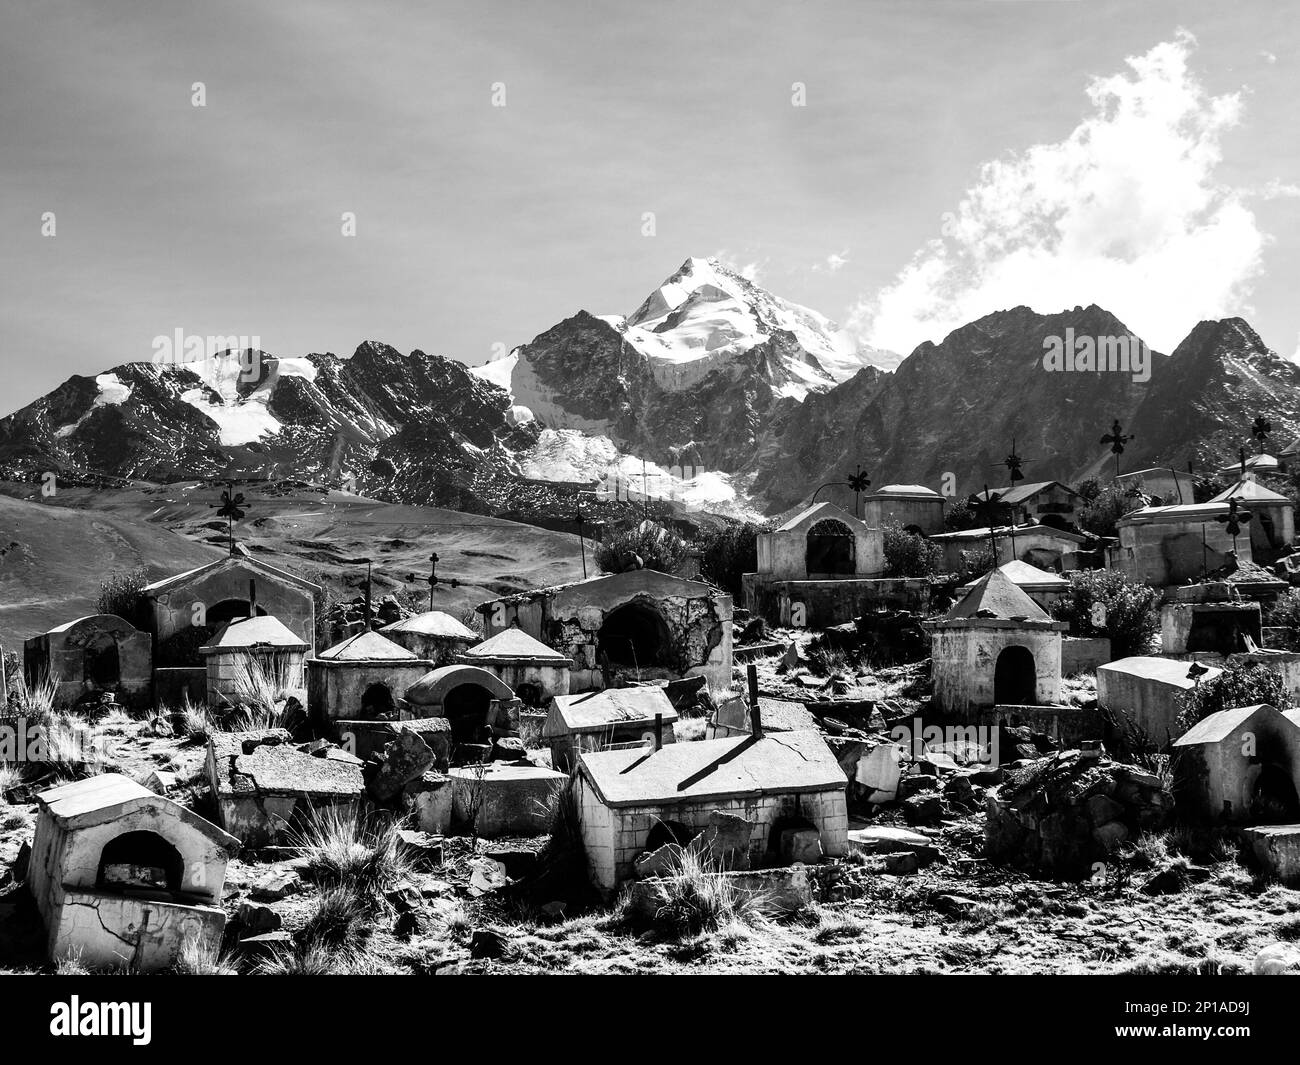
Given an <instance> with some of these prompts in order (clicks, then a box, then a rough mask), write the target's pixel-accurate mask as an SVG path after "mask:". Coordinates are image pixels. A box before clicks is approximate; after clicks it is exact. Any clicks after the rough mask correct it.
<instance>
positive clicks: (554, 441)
mask: <svg viewBox="0 0 1300 1065" xmlns="http://www.w3.org/2000/svg"><path fill="white" fill-rule="evenodd" d="M519 465H520V472H521V473H522V474H523V476H525V477H529V478H532V479H534V480H540V481H561V482H570V483H573V482H578V483H585V484H593V485H595V486H596V488H595V490H596V491H597V492H598V493H599V494H601V495H602V496H605V497H607V498H622V499H631V500H632V501H634V502H635V501H639V500H641V499H644V498H645V496H646V495H647V494H648V495H649V496H650V498H651V499H669V500H673V501H675V502H678V503H681V504H683V505H684V506H687V507H692V508H695V509H699V510H708V511H712V512H713V513H716V514H725V515H730V516H732V517H737V518H744V519H747V520H759V515H758V512H757V511H755V510H753V508H751V507H750V506H749V505H748V504H747V502H746V501H745V500H744V498H743V497H742V494H741V493H739V492H738V491H737V489H736V485H735V484H734V483H733V478H732V477H731V476H730V475H728V474H725V473H719V472H717V471H713V470H704V471H700V472H698V473H697V474H696V476H694V477H677V476H674V474H673V471H672V470H670V469H667V468H665V467H663V466H661V465H659V464H658V463H656V462H651V461H649V460H648V459H647V460H644V461H643V460H642V459H641V458H640V457H638V456H636V455H631V454H628V453H626V452H623V451H620V450H619V448H618V447H617V446H616V445H615V444H614V442H613V441H612V440H610V439H609V437H607V436H598V435H588V434H586V433H583V432H581V431H579V430H577V429H543V430H542V434H541V437H540V438H539V439H538V441H537V443H536V444H535V445H534V446H533V447H532V448H530V449H529V450H528V451H526V452H524V453H523V454H522V455H521V456H520V459H519Z"/></svg>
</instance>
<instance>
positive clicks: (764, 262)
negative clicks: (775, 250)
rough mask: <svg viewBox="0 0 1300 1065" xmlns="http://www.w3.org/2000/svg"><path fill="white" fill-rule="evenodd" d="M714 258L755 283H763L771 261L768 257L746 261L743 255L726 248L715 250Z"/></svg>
mask: <svg viewBox="0 0 1300 1065" xmlns="http://www.w3.org/2000/svg"><path fill="white" fill-rule="evenodd" d="M712 258H714V259H717V260H718V262H720V263H721V264H722V265H723V266H725V267H726V268H727V269H728V270H731V271H733V272H735V273H737V274H739V275H740V276H741V277H743V278H744V279H745V280H746V281H751V282H753V283H754V284H755V285H760V284H762V282H763V278H764V276H766V274H767V266H768V263H769V261H770V260H768V259H761V260H760V259H755V260H751V261H750V262H744V261H743V260H744V256H743V255H736V254H734V253H732V252H729V251H727V249H726V248H723V249H722V250H721V251H716V252H714V253H713V255H712Z"/></svg>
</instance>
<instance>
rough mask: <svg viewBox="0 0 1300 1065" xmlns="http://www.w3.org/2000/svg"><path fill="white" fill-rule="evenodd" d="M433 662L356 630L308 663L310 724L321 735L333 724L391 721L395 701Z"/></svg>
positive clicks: (329, 731)
mask: <svg viewBox="0 0 1300 1065" xmlns="http://www.w3.org/2000/svg"><path fill="white" fill-rule="evenodd" d="M432 668H433V663H432V662H431V661H430V660H429V659H427V658H417V657H416V655H415V654H414V653H413V652H411V651H408V650H407V649H406V648H405V647H401V646H399V645H398V644H396V643H394V642H393V641H392V640H390V639H388V638H387V637H386V636H380V635H379V633H377V632H370V631H364V632H358V633H357V634H356V635H355V636H349V637H348V638H347V639H346V640H344V641H343V642H342V643H339V644H335V645H334V646H333V647H331V648H330V649H329V650H328V651H322V652H321V653H320V654H319V655H317V656H316V657H315V658H313V659H312V660H311V661H309V662H308V663H307V699H308V707H309V710H310V713H311V718H312V721H313V722H314V723H315V725H316V727H317V728H318V729H319V730H320V731H321V732H322V733H325V734H332V733H333V732H334V731H335V729H336V727H337V726H336V722H338V721H340V720H350V721H396V720H397V719H398V718H399V717H400V716H401V707H400V705H399V699H400V698H401V693H402V692H405V691H406V689H407V688H409V687H410V686H411V685H412V684H414V683H415V682H416V681H418V680H419V679H420V678H421V677H423V676H424V675H425V674H426V673H428V672H429V670H430V669H432Z"/></svg>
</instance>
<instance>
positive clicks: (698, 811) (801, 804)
mask: <svg viewBox="0 0 1300 1065" xmlns="http://www.w3.org/2000/svg"><path fill="white" fill-rule="evenodd" d="M574 779H575V781H576V785H575V786H576V787H577V789H578V796H577V797H578V817H579V821H580V824H581V831H582V839H583V845H584V847H585V849H586V852H587V862H588V867H589V869H590V872H591V877H592V880H593V882H594V883H595V885H596V886H597V888H599V889H600V890H601V891H602V892H604V893H605V894H609V893H612V891H613V890H614V888H615V887H616V886H617V885H618V884H619V883H620V882H621V881H623V880H626V879H628V878H629V877H630V876H632V874H633V870H634V867H635V860H636V858H637V856H638V855H640V854H641V853H642V852H643V851H647V850H655V849H657V848H658V847H661V846H663V845H664V844H666V843H674V842H675V843H685V842H686V841H687V840H688V839H690V838H691V837H693V836H694V835H695V834H696V833H697V832H699V831H701V830H704V829H705V828H707V827H708V825H709V819H710V816H711V815H715V814H719V813H724V814H731V815H734V816H736V817H740V818H744V819H745V820H746V821H748V822H751V823H752V825H753V828H752V834H751V836H750V839H749V845H748V846H749V853H750V859H751V862H752V864H754V865H761V864H770V863H775V862H779V861H780V860H781V854H780V847H781V840H782V836H783V835H784V834H785V833H786V832H787V830H796V832H797V831H798V830H806V831H808V832H811V833H812V834H814V835H815V836H816V839H817V841H818V843H819V849H818V851H817V853H818V854H821V855H826V856H829V857H842V856H843V855H844V853H845V851H846V846H847V844H846V839H847V834H848V827H849V818H848V806H847V794H846V793H847V788H848V780H847V778H846V777H845V775H844V771H843V770H842V769H841V768H840V765H839V762H838V761H837V760H836V758H835V754H834V753H833V752H832V751H831V749H830V747H828V746H827V745H826V741H825V740H824V739H822V737H821V735H820V734H819V733H816V732H784V733H777V734H764V735H760V736H757V737H755V736H742V737H736V738H732V739H722V740H699V741H696V742H693V743H674V744H669V745H667V746H665V747H663V748H661V749H660V750H646V749H631V750H618V751H598V752H586V753H583V754H581V755H579V758H578V774H577V776H576V777H575V778H574Z"/></svg>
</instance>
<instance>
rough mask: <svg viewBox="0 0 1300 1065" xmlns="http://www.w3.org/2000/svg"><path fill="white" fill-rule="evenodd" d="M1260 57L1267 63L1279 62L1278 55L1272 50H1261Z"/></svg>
mask: <svg viewBox="0 0 1300 1065" xmlns="http://www.w3.org/2000/svg"><path fill="white" fill-rule="evenodd" d="M1259 57H1260V59H1262V60H1264V62H1265V63H1276V62H1277V56H1275V55H1274V54H1273V53H1272V52H1268V51H1264V52H1260V53H1259Z"/></svg>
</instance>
